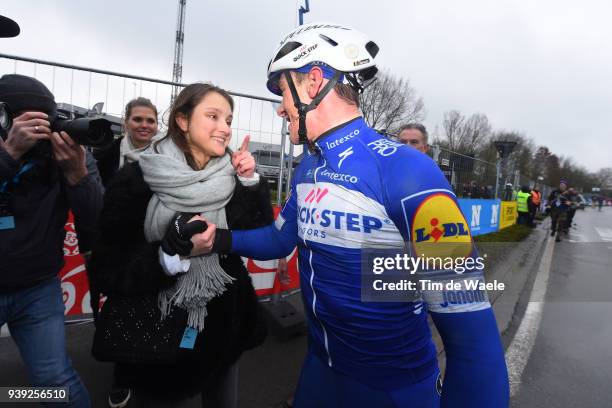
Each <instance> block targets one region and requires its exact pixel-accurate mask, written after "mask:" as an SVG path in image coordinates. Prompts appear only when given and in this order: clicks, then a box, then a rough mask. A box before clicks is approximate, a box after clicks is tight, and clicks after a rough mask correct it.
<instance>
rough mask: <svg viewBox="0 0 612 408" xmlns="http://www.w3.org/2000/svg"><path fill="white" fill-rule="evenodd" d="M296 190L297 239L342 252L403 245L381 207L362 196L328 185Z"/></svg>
mask: <svg viewBox="0 0 612 408" xmlns="http://www.w3.org/2000/svg"><path fill="white" fill-rule="evenodd" d="M297 189H298V190H297V193H298V196H297V197H298V200H297V201H298V206H297V219H298V233H299V236H300V238H302V239H307V240H310V241H316V242H319V243H323V244H327V245H338V246H342V247H345V248H362V247H364V246H367V247H376V246H383V245H386V247H395V246H402V245H403V239H402V237H401V235H400V233H399V231H398V230H397V228H396V226H395V224H394V223H393V222H392V221H391V220H390V219H389V217H388V216H387V214H386V211H385V209H384V206H383V205H381V204H380V203H378V202H376V201H375V200H373V199H371V198H369V197H366V196H365V195H364V194H363V193H361V192H359V191H356V190H351V189H348V188H346V187H343V186H341V185H338V184H334V183H328V182H321V183H318V184H317V187H315V185H314V184H312V183H301V184H298V186H297Z"/></svg>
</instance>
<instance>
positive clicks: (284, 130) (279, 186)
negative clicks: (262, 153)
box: [276, 118, 287, 207]
mask: <svg viewBox="0 0 612 408" xmlns="http://www.w3.org/2000/svg"><path fill="white" fill-rule="evenodd" d="M286 134H287V120H286V119H285V118H283V126H282V127H281V147H280V149H281V151H280V169H279V172H278V183H277V184H276V206H277V207H280V205H281V201H282V198H283V173H284V170H285V139H286V137H285V135H286Z"/></svg>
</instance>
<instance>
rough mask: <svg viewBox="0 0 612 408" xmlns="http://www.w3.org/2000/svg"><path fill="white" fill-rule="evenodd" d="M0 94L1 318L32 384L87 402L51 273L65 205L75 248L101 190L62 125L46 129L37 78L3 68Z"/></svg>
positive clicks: (48, 112) (88, 228)
mask: <svg viewBox="0 0 612 408" xmlns="http://www.w3.org/2000/svg"><path fill="white" fill-rule="evenodd" d="M0 102H4V103H6V104H7V105H8V108H9V110H10V112H11V117H12V119H13V123H12V126H10V128H9V129H0V132H1V136H2V137H1V138H0V139H1V140H0V259H1V260H2V262H1V263H0V325H2V324H4V323H8V327H9V330H10V332H11V335H12V337H13V339H14V340H15V342H16V343H17V346H18V347H19V351H20V353H21V356H22V358H23V360H24V362H25V365H26V367H27V372H28V376H29V379H30V382H31V383H32V385H34V386H41V387H42V386H45V387H49V386H54V387H60V386H63V387H67V388H68V395H69V399H70V402H69V403H68V404H67V405H62V406H70V407H89V406H90V400H89V394H88V392H87V390H86V388H85V386H84V385H83V383H82V382H81V379H80V377H79V375H78V374H77V372H76V371H75V370H74V368H73V367H72V363H71V361H70V359H69V357H68V354H67V351H66V341H65V330H64V302H63V296H62V289H61V285H60V280H59V278H58V276H57V275H58V273H59V271H60V270H61V268H62V266H63V256H64V253H63V244H64V237H65V230H64V224H65V223H66V219H67V216H68V211H69V210H72V212H73V213H74V217H75V225H76V229H77V233H78V234H79V240H80V250H81V253H83V252H86V251H87V250H88V249H89V248H87V245H88V244H89V243H87V239H86V238H88V237H91V236H92V234H93V231H94V228H95V223H96V221H97V217H98V214H99V212H100V209H101V206H102V194H103V188H102V184H101V182H100V178H99V175H98V171H97V168H96V164H95V160H94V159H93V157H92V156H91V155H90V154H89V153H86V151H85V149H84V148H83V147H82V146H80V145H78V144H76V143H75V142H74V141H73V140H72V138H71V137H70V136H69V135H68V134H67V133H65V132H60V133H56V132H52V131H51V123H52V119H53V117H54V115H55V113H56V105H55V101H54V97H53V94H51V92H50V91H49V90H48V89H47V88H46V87H45V85H43V84H42V83H41V82H39V81H38V80H36V79H34V78H30V77H27V76H22V75H4V76H3V77H2V78H0ZM5 125H6V124H5Z"/></svg>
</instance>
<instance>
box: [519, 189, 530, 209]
mask: <svg viewBox="0 0 612 408" xmlns="http://www.w3.org/2000/svg"><path fill="white" fill-rule="evenodd" d="M530 195H531V194H529V193H523V192H522V191H519V192H518V193H517V195H516V203H517V206H516V210H517V211H518V212H529V207H528V206H527V200H529V196H530Z"/></svg>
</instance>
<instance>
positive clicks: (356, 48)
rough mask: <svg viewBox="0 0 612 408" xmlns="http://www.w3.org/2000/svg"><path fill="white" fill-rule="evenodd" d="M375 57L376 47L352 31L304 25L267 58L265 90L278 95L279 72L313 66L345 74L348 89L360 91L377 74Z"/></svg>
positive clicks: (316, 24) (287, 37)
mask: <svg viewBox="0 0 612 408" xmlns="http://www.w3.org/2000/svg"><path fill="white" fill-rule="evenodd" d="M376 54H378V45H376V43H375V42H374V41H372V40H370V39H369V37H367V36H366V35H365V34H363V33H361V32H359V31H356V30H354V29H352V28H348V27H344V26H341V25H338V24H331V23H312V24H305V25H302V26H299V27H297V28H296V29H294V30H293V31H291V32H290V33H288V34H287V35H285V36H284V37H283V40H282V41H281V42H280V44H279V46H278V47H277V49H276V51H275V52H274V54H273V57H272V58H271V59H270V62H269V63H268V84H267V85H268V89H269V90H270V91H271V92H272V93H274V94H276V95H279V96H280V95H281V92H280V89H278V79H279V77H280V73H281V72H282V71H287V70H289V71H294V70H298V69H299V68H302V67H304V66H307V65H309V64H315V65H326V66H329V67H331V68H333V69H334V70H336V71H340V72H341V73H344V74H347V75H346V77H347V80H348V81H349V83H350V84H351V86H353V87H354V88H356V90H357V91H360V90H361V89H360V87H361V85H362V84H363V82H365V81H368V80H370V79H372V78H373V77H374V75H376V72H377V71H378V69H377V68H376V61H375V58H376ZM353 80H356V82H353Z"/></svg>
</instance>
